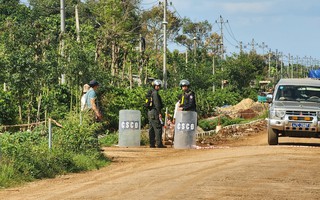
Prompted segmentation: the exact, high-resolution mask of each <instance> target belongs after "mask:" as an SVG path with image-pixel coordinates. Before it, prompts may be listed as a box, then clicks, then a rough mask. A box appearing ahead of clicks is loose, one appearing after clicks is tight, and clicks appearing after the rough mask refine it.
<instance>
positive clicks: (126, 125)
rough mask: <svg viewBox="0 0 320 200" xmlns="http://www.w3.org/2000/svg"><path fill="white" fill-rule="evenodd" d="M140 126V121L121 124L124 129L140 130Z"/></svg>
mask: <svg viewBox="0 0 320 200" xmlns="http://www.w3.org/2000/svg"><path fill="white" fill-rule="evenodd" d="M139 127H140V125H139V122H138V121H123V122H121V128H122V129H139Z"/></svg>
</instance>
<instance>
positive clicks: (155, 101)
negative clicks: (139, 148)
mask: <svg viewBox="0 0 320 200" xmlns="http://www.w3.org/2000/svg"><path fill="white" fill-rule="evenodd" d="M151 95H152V107H151V108H150V109H149V110H148V120H149V126H150V128H149V140H150V147H155V145H156V143H157V147H158V148H162V147H164V145H163V144H162V124H161V122H160V119H159V114H160V113H161V109H162V108H163V104H162V100H161V97H160V95H159V93H158V91H157V90H155V89H153V90H152V94H151Z"/></svg>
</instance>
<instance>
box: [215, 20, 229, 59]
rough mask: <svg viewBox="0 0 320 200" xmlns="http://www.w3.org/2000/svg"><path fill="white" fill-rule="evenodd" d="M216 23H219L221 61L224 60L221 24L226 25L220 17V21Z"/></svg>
mask: <svg viewBox="0 0 320 200" xmlns="http://www.w3.org/2000/svg"><path fill="white" fill-rule="evenodd" d="M216 23H220V55H221V59H224V45H223V24H225V23H228V20H227V21H224V20H223V18H222V16H221V15H220V20H219V21H217V20H216Z"/></svg>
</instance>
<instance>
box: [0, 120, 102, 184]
mask: <svg viewBox="0 0 320 200" xmlns="http://www.w3.org/2000/svg"><path fill="white" fill-rule="evenodd" d="M62 124H63V128H60V127H54V128H53V129H52V130H53V139H52V143H53V144H52V149H49V148H48V137H47V133H46V134H44V133H43V131H33V132H17V133H15V134H9V133H5V134H2V135H1V136H0V142H1V156H2V159H1V160H0V166H1V167H0V175H1V177H0V186H2V187H6V186H9V185H12V184H14V183H19V182H23V181H30V180H33V179H40V178H52V177H55V176H56V175H58V174H64V173H69V172H78V171H84V170H90V169H96V168H100V167H101V166H104V165H105V163H106V162H107V159H106V158H105V157H104V156H103V155H102V153H101V152H100V148H99V144H98V139H97V136H96V135H95V131H96V129H97V128H98V126H97V125H96V124H90V123H89V118H88V117H87V116H84V120H83V123H82V125H81V126H80V125H79V119H78V118H77V115H75V114H70V115H68V117H67V120H66V121H63V122H62Z"/></svg>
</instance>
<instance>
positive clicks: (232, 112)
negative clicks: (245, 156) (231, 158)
mask: <svg viewBox="0 0 320 200" xmlns="http://www.w3.org/2000/svg"><path fill="white" fill-rule="evenodd" d="M267 109H268V104H263V103H259V102H255V101H253V100H252V99H244V100H242V101H241V102H240V103H238V104H237V105H235V106H228V107H222V108H218V109H217V113H218V114H219V116H221V115H224V116H227V117H229V118H244V119H252V118H254V117H257V116H259V115H261V114H263V113H264V112H265V111H266V110H267ZM265 127H266V120H265V119H260V120H256V121H252V122H250V123H246V124H234V125H230V126H226V127H221V129H219V130H217V131H218V132H217V133H214V134H212V135H211V136H207V137H198V138H197V145H201V146H208V145H214V144H216V143H221V142H223V141H226V140H229V139H235V138H240V137H243V136H249V135H253V134H256V133H259V132H260V131H262V130H264V129H265Z"/></svg>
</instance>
